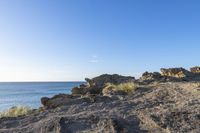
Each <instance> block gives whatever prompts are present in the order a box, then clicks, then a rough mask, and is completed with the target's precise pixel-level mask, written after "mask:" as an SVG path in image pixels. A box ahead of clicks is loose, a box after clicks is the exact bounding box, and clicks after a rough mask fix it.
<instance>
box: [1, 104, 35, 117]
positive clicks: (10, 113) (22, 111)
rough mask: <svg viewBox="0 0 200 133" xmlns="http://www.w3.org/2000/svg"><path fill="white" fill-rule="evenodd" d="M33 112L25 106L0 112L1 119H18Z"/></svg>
mask: <svg viewBox="0 0 200 133" xmlns="http://www.w3.org/2000/svg"><path fill="white" fill-rule="evenodd" d="M31 112H32V109H31V108H29V107H25V106H16V107H12V108H10V109H8V110H6V111H3V112H0V118H2V117H17V116H22V115H27V114H30V113H31Z"/></svg>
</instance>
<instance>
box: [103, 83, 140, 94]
mask: <svg viewBox="0 0 200 133" xmlns="http://www.w3.org/2000/svg"><path fill="white" fill-rule="evenodd" d="M105 88H110V89H112V90H113V91H121V92H125V93H127V94H130V93H132V92H134V91H135V90H136V89H137V88H138V85H137V84H135V83H132V82H129V83H121V84H119V85H115V84H111V83H108V84H107V85H106V87H105Z"/></svg>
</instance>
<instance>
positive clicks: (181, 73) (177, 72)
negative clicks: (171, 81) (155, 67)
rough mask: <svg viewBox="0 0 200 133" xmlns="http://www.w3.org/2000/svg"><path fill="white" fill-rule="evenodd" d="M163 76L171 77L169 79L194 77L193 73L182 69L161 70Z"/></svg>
mask: <svg viewBox="0 0 200 133" xmlns="http://www.w3.org/2000/svg"><path fill="white" fill-rule="evenodd" d="M160 71H161V74H162V75H163V76H169V77H176V78H185V77H189V76H192V73H191V72H190V71H188V70H186V69H184V68H182V67H180V68H168V69H165V68H161V69H160Z"/></svg>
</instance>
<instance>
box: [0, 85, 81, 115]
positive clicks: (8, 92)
mask: <svg viewBox="0 0 200 133" xmlns="http://www.w3.org/2000/svg"><path fill="white" fill-rule="evenodd" d="M82 83H83V82H1V83H0V111H4V110H7V109H9V108H11V107H13V106H28V107H31V108H33V109H35V108H38V107H40V106H41V103H40V99H41V97H52V96H54V95H55V94H59V93H66V94H70V93H71V89H72V88H73V87H75V86H79V85H80V84H82Z"/></svg>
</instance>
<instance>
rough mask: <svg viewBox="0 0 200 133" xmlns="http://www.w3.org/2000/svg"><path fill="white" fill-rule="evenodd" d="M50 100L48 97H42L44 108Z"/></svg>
mask: <svg viewBox="0 0 200 133" xmlns="http://www.w3.org/2000/svg"><path fill="white" fill-rule="evenodd" d="M49 100H50V98H48V97H42V98H41V103H42V105H43V106H47V105H48V102H49Z"/></svg>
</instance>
